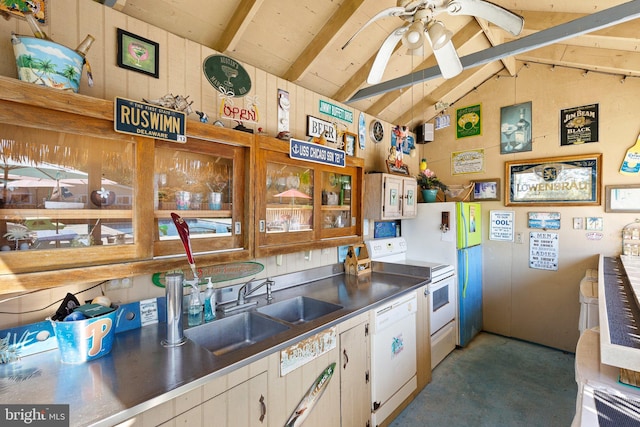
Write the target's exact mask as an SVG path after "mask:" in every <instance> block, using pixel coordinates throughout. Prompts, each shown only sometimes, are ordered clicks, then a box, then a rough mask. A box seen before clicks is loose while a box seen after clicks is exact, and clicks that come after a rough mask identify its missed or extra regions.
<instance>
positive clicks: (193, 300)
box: [187, 286, 202, 326]
mask: <svg viewBox="0 0 640 427" xmlns="http://www.w3.org/2000/svg"><path fill="white" fill-rule="evenodd" d="M187 319H188V324H189V326H198V325H201V324H202V301H200V289H198V287H197V286H194V287H192V289H191V296H190V297H189V316H188V318H187Z"/></svg>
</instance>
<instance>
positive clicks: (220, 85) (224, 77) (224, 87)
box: [202, 55, 251, 98]
mask: <svg viewBox="0 0 640 427" xmlns="http://www.w3.org/2000/svg"><path fill="white" fill-rule="evenodd" d="M202 71H203V72H204V75H205V77H206V78H207V80H209V83H211V85H212V86H213V87H214V88H216V90H217V91H218V92H220V93H223V94H227V95H229V96H233V97H235V98H241V97H243V96H245V95H246V94H248V93H249V91H250V90H251V77H249V74H248V73H247V71H246V70H245V69H244V67H243V66H242V65H240V63H239V62H238V61H236V60H235V59H233V58H229V57H228V56H224V55H211V56H208V57H207V58H206V59H205V60H204V62H203V64H202Z"/></svg>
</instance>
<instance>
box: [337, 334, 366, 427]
mask: <svg viewBox="0 0 640 427" xmlns="http://www.w3.org/2000/svg"><path fill="white" fill-rule="evenodd" d="M370 402H371V388H370V385H369V337H368V333H367V323H361V324H359V325H357V326H354V327H353V328H351V329H348V330H346V331H344V332H343V333H341V334H340V414H341V418H342V425H343V426H345V427H365V426H367V425H369V422H370V418H371V407H370V405H369V403H370Z"/></svg>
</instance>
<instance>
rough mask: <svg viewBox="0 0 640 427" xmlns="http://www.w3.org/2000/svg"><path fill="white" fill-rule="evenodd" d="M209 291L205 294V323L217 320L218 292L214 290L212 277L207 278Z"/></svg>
mask: <svg viewBox="0 0 640 427" xmlns="http://www.w3.org/2000/svg"><path fill="white" fill-rule="evenodd" d="M207 280H208V282H207V290H206V291H205V292H204V321H205V322H211V321H212V320H214V319H215V318H216V291H215V290H214V289H213V283H211V277H207Z"/></svg>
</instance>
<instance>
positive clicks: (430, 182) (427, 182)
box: [416, 169, 447, 203]
mask: <svg viewBox="0 0 640 427" xmlns="http://www.w3.org/2000/svg"><path fill="white" fill-rule="evenodd" d="M416 180H417V181H418V186H419V187H420V189H421V191H422V198H423V199H424V201H425V202H428V203H431V202H435V201H436V195H437V194H438V190H442V191H445V190H446V189H447V186H446V184H445V183H444V182H442V181H440V179H439V178H438V177H437V176H436V173H435V172H434V171H432V170H431V169H425V170H424V171H422V172H420V174H418V176H417V177H416Z"/></svg>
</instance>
